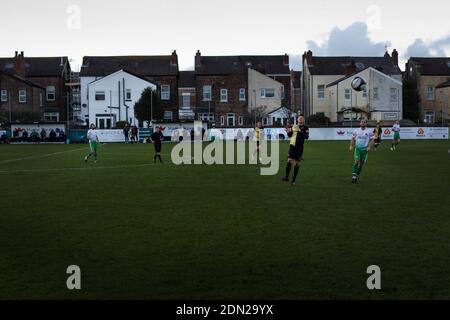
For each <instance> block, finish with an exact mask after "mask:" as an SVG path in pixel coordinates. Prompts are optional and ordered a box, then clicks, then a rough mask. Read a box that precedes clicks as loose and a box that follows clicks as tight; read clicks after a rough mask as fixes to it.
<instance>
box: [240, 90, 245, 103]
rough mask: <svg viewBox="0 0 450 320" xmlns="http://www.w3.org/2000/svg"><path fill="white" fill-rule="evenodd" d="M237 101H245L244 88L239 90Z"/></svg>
mask: <svg viewBox="0 0 450 320" xmlns="http://www.w3.org/2000/svg"><path fill="white" fill-rule="evenodd" d="M239 101H245V88H240V89H239Z"/></svg>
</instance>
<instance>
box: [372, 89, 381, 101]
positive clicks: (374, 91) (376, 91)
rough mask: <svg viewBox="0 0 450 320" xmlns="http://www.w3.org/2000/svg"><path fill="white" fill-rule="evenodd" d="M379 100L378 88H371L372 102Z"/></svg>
mask: <svg viewBox="0 0 450 320" xmlns="http://www.w3.org/2000/svg"><path fill="white" fill-rule="evenodd" d="M379 98H380V96H379V94H378V88H377V87H375V88H373V100H378V99H379Z"/></svg>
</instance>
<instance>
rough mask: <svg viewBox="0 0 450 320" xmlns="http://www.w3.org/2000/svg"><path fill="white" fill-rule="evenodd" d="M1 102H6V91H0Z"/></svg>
mask: <svg viewBox="0 0 450 320" xmlns="http://www.w3.org/2000/svg"><path fill="white" fill-rule="evenodd" d="M1 101H2V102H6V101H8V91H7V90H2V98H1Z"/></svg>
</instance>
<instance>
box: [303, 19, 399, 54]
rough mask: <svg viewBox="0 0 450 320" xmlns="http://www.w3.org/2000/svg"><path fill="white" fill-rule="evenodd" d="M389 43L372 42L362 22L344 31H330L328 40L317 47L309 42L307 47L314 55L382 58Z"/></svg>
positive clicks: (314, 43) (337, 29)
mask: <svg viewBox="0 0 450 320" xmlns="http://www.w3.org/2000/svg"><path fill="white" fill-rule="evenodd" d="M386 45H387V46H390V42H373V41H372V40H370V38H369V33H368V27H367V24H365V23H364V22H355V23H353V24H352V25H350V26H348V27H347V28H346V29H343V30H341V29H339V28H338V27H336V28H334V29H333V30H331V32H330V35H329V37H328V39H327V40H326V41H325V42H324V43H323V44H322V45H318V44H317V43H316V42H314V41H312V40H309V41H307V46H308V49H309V50H312V51H313V53H314V54H315V55H328V56H382V55H383V54H384V52H385V49H386Z"/></svg>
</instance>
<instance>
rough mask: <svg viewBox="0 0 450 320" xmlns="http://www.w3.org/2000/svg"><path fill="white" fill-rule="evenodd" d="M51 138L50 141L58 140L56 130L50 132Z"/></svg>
mask: <svg viewBox="0 0 450 320" xmlns="http://www.w3.org/2000/svg"><path fill="white" fill-rule="evenodd" d="M49 138H50V139H49V140H50V142H55V141H56V132H55V130H53V129H52V130H51V131H50V134H49Z"/></svg>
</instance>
